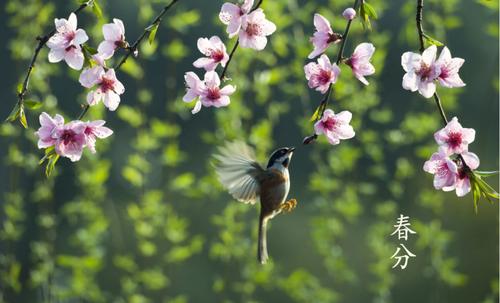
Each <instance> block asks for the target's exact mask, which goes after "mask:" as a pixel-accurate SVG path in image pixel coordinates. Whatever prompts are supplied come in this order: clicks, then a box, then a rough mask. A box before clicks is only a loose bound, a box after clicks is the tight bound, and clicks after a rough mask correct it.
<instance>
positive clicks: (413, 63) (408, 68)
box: [401, 52, 422, 72]
mask: <svg viewBox="0 0 500 303" xmlns="http://www.w3.org/2000/svg"><path fill="white" fill-rule="evenodd" d="M421 60H422V56H421V55H420V54H417V53H412V52H406V53H404V54H403V55H402V56H401V66H402V67H403V69H404V70H405V72H412V71H414V70H415V69H416V68H418V67H419V66H420V61H421Z"/></svg>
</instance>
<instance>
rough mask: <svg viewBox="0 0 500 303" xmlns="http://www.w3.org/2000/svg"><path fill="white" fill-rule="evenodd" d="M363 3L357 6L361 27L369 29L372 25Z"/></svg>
mask: <svg viewBox="0 0 500 303" xmlns="http://www.w3.org/2000/svg"><path fill="white" fill-rule="evenodd" d="M365 4H366V3H364V2H363V3H362V4H361V6H360V7H359V16H360V18H361V22H362V24H363V28H364V29H368V30H371V29H372V25H371V22H370V17H369V15H368V12H367V11H366V10H367V8H366V6H365Z"/></svg>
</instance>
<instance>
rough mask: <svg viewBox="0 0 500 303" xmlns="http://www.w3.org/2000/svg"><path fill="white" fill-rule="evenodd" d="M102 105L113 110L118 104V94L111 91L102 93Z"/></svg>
mask: <svg viewBox="0 0 500 303" xmlns="http://www.w3.org/2000/svg"><path fill="white" fill-rule="evenodd" d="M104 105H105V106H106V107H107V108H108V109H109V110H110V111H115V110H116V109H117V108H118V105H120V96H119V95H118V94H116V93H115V92H113V91H108V92H106V94H105V95H104Z"/></svg>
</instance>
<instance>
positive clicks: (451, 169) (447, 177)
mask: <svg viewBox="0 0 500 303" xmlns="http://www.w3.org/2000/svg"><path fill="white" fill-rule="evenodd" d="M424 171H426V172H428V173H431V174H433V175H434V188H436V189H442V190H444V191H451V190H453V189H455V182H456V180H457V172H458V168H457V165H456V164H455V162H453V161H452V160H451V159H450V158H449V157H448V155H447V154H446V151H445V150H444V149H442V148H441V149H439V151H438V152H436V153H434V154H433V155H432V157H431V158H430V159H429V160H428V161H426V162H425V163H424Z"/></svg>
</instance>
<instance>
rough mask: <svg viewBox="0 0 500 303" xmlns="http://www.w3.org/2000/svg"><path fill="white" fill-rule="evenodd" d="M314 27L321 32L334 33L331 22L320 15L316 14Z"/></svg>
mask: <svg viewBox="0 0 500 303" xmlns="http://www.w3.org/2000/svg"><path fill="white" fill-rule="evenodd" d="M314 27H316V30H317V31H319V32H333V31H332V28H331V26H330V22H329V21H328V20H327V19H326V18H325V17H323V16H322V15H320V14H317V13H316V14H314Z"/></svg>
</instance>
